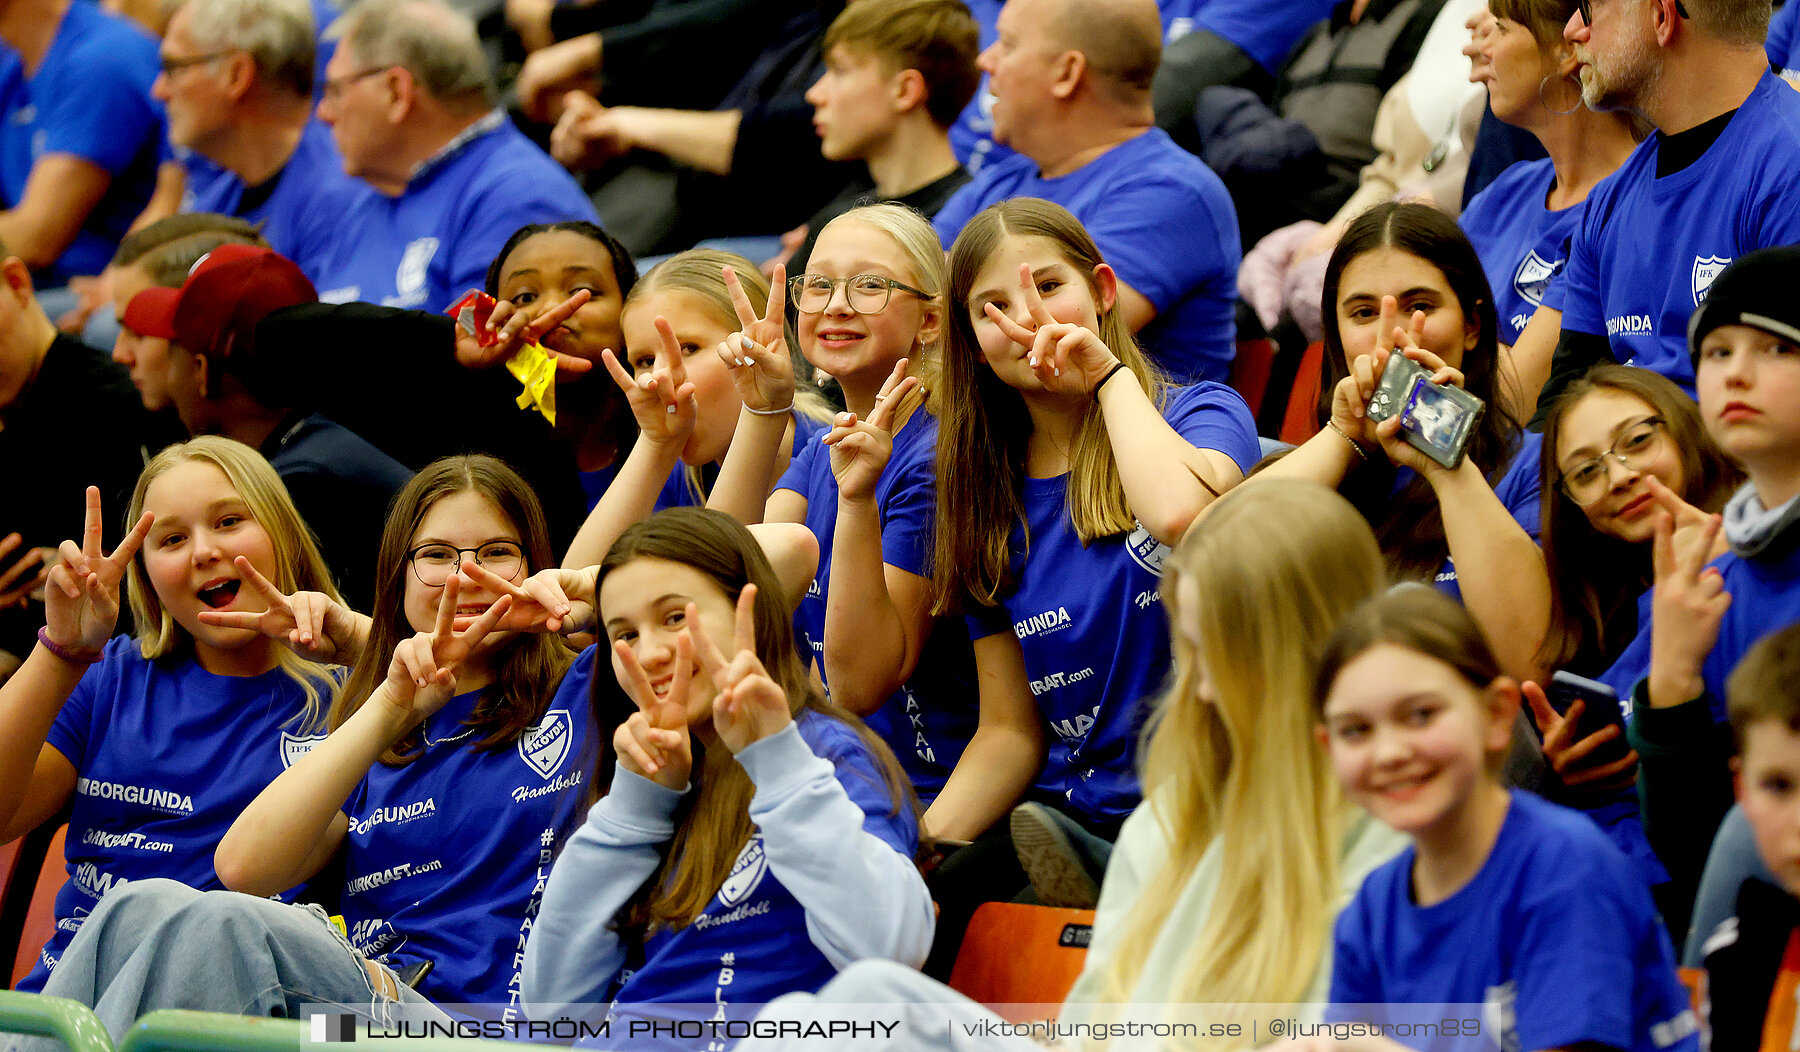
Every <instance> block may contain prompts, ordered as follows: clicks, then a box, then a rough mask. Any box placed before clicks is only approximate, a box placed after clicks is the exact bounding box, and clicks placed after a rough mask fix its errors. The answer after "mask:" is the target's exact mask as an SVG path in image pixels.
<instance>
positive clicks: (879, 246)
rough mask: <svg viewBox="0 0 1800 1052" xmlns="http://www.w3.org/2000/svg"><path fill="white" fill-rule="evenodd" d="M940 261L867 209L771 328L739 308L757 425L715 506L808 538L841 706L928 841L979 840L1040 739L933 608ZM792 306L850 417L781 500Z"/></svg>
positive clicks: (738, 346)
mask: <svg viewBox="0 0 1800 1052" xmlns="http://www.w3.org/2000/svg"><path fill="white" fill-rule="evenodd" d="M943 260H944V253H943V248H942V246H941V245H940V244H939V243H938V241H937V238H936V235H935V234H934V233H933V232H932V230H931V225H930V223H928V222H927V221H926V220H925V218H924V217H923V216H921V215H919V214H918V213H917V212H915V211H913V210H912V209H910V208H907V207H905V206H903V205H898V204H893V203H886V204H878V205H869V206H865V207H861V208H854V209H851V210H850V211H848V212H846V213H844V214H843V215H841V216H839V217H837V218H836V219H833V220H832V221H831V222H830V223H827V224H826V225H825V227H824V229H822V230H821V231H820V232H819V238H818V241H817V242H816V243H815V245H814V248H813V252H812V255H811V257H810V258H809V259H808V263H807V266H808V269H809V273H806V274H798V275H795V276H794V277H793V279H792V280H791V281H786V282H785V283H784V282H783V281H782V276H781V274H780V273H779V272H778V274H777V279H778V280H777V285H776V287H775V289H774V290H773V292H772V294H771V296H770V297H769V304H768V309H767V310H765V311H764V312H763V313H762V315H761V316H760V317H759V316H758V315H757V314H756V313H755V312H754V311H753V310H752V307H751V303H750V301H749V299H748V298H747V297H744V296H737V297H736V301H737V311H738V320H739V324H740V326H741V329H740V332H739V333H736V334H733V336H732V337H731V338H730V339H728V340H727V342H726V345H725V348H724V352H725V355H726V358H727V360H728V361H730V362H731V363H732V371H733V375H734V376H735V377H736V378H737V380H738V384H739V393H740V395H741V396H742V398H743V402H744V413H745V415H744V416H743V417H742V418H741V419H740V420H739V421H738V426H737V430H736V433H735V436H734V438H733V440H732V448H731V452H730V454H729V455H728V456H727V457H726V460H725V466H724V468H723V469H722V470H721V472H720V474H719V480H718V484H717V485H716V486H715V487H714V488H713V492H712V496H711V499H710V500H709V501H708V506H709V507H712V508H717V509H720V510H724V511H728V512H730V513H731V514H732V515H733V516H735V517H737V518H738V519H739V520H740V521H743V522H751V523H763V524H765V525H766V524H772V523H803V524H805V526H806V528H807V529H808V530H810V531H811V532H812V534H813V536H814V537H815V538H816V539H817V541H818V546H819V558H818V567H817V572H816V573H814V575H813V578H812V581H811V583H810V586H809V587H808V588H807V589H806V593H805V595H804V596H796V597H792V598H795V599H796V600H797V601H798V610H797V611H796V613H795V627H796V629H797V630H798V632H797V634H798V636H799V640H800V645H801V647H802V650H803V652H808V654H809V658H810V660H811V661H812V662H813V663H814V666H815V668H816V670H817V671H818V673H819V675H820V677H821V679H822V681H823V682H824V684H825V687H826V689H827V691H829V696H830V697H831V699H832V701H833V702H834V703H836V704H839V705H842V706H843V707H844V708H846V709H848V710H850V711H851V712H854V713H856V714H857V715H859V716H861V717H863V718H864V719H867V720H868V721H869V726H870V727H871V729H873V730H874V731H875V732H876V733H877V734H878V735H880V736H881V738H882V740H883V741H885V742H887V743H888V745H889V747H890V748H892V749H893V750H894V752H895V754H896V755H898V756H899V758H900V762H901V765H902V766H903V767H905V769H906V772H907V775H908V776H909V778H910V779H911V780H912V784H913V786H914V788H915V789H916V790H917V791H918V793H919V795H920V796H921V797H923V798H924V799H925V800H927V802H928V804H929V806H928V809H927V811H926V813H925V821H924V825H925V831H926V833H927V834H928V835H929V836H932V837H947V838H959V839H966V838H969V837H972V836H974V835H976V834H977V833H979V832H980V831H981V830H983V829H985V828H987V826H988V825H990V824H991V823H993V822H994V821H995V820H996V819H998V818H999V817H1000V816H1001V815H1003V814H1005V810H1006V808H1007V807H1009V806H1011V803H1012V800H1013V799H1014V798H1015V797H1016V795H1017V792H1018V790H1019V788H1020V787H1021V786H1022V785H1023V784H1024V783H1025V782H1026V781H1027V780H1028V779H1029V778H1030V777H1031V774H1032V772H1033V771H1034V770H1035V768H1036V764H1037V760H1036V758H1035V757H1036V753H1037V751H1038V746H1037V745H1036V743H1035V738H1036V728H1035V724H1034V722H1033V720H1032V718H1031V715H1030V709H1029V706H1012V707H1006V706H1003V705H989V704H986V703H983V704H982V705H981V707H980V709H979V711H978V710H977V704H976V689H975V671H974V661H973V658H972V657H971V655H970V652H969V642H968V635H967V633H966V632H965V631H964V630H963V627H962V625H961V623H960V622H958V621H956V620H954V619H948V618H934V617H933V616H932V612H931V603H930V597H929V592H930V587H931V584H930V582H931V558H932V556H931V547H932V540H931V537H932V534H931V531H932V506H933V501H934V500H935V494H936V486H937V483H936V475H935V471H934V463H933V449H934V443H935V442H936V439H937V419H936V418H935V417H934V416H933V415H932V414H931V413H929V412H927V411H926V409H925V405H924V401H925V400H924V397H923V389H924V388H926V387H929V386H930V385H931V380H932V377H933V375H934V374H935V369H936V351H937V344H938V339H939V336H940V334H941V332H942V330H943V318H944V309H943V303H942V300H941V291H940V290H941V289H942V288H943V272H944V269H943V268H944V264H943ZM790 298H791V300H792V302H793V304H794V307H795V309H796V311H797V312H798V315H799V324H798V326H797V332H798V337H799V344H800V349H801V351H802V353H803V354H804V356H805V358H806V360H807V362H809V363H810V364H811V365H812V366H814V367H815V368H817V369H819V370H822V371H824V372H826V373H828V374H830V375H831V376H832V377H833V378H834V379H836V380H837V382H838V384H839V386H840V387H841V388H842V390H843V392H844V399H845V402H846V405H847V412H844V413H842V414H839V415H838V416H837V417H836V418H835V419H834V421H833V422H834V423H835V424H836V426H835V427H834V428H833V429H832V431H831V432H830V433H829V434H827V435H825V436H823V438H822V439H821V440H820V441H817V442H809V443H807V444H806V446H805V448H798V447H796V450H795V454H794V457H793V460H792V462H791V463H789V464H788V466H787V470H786V472H785V473H783V474H781V475H780V480H779V481H778V482H777V483H776V484H775V489H774V492H773V493H770V492H769V491H768V483H767V481H766V480H767V479H768V478H770V477H772V474H773V473H774V466H775V464H776V462H777V454H778V449H779V443H780V441H781V438H782V435H783V433H784V431H785V428H786V422H785V420H784V419H782V418H781V417H772V416H768V415H766V414H769V413H773V412H776V411H778V410H781V409H783V408H784V407H786V406H788V405H789V404H790V403H791V402H792V400H793V394H792V392H793V390H794V381H793V376H792V370H791V369H790V368H789V367H788V363H789V356H788V353H787V350H786V346H787V345H786V342H785V341H786V331H785V328H784V325H783V319H784V317H785V310H786V304H787V302H788V301H789V299H790ZM909 371H910V372H911V374H912V375H911V376H908V372H909ZM837 641H842V642H841V643H840V642H837ZM965 757H969V758H972V760H971V762H968V763H965V762H964V758H965ZM959 771H960V772H963V773H962V774H960V775H959V774H958V773H957V772H959Z"/></svg>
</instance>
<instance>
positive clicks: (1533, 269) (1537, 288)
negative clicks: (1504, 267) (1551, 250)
mask: <svg viewBox="0 0 1800 1052" xmlns="http://www.w3.org/2000/svg"><path fill="white" fill-rule="evenodd" d="M1562 265H1563V261H1562V260H1560V259H1559V260H1557V261H1556V262H1554V263H1552V262H1550V261H1549V260H1546V259H1545V258H1544V257H1542V256H1540V255H1538V254H1537V252H1536V250H1533V251H1531V252H1528V253H1526V255H1525V258H1524V259H1523V260H1521V261H1520V262H1519V269H1518V271H1517V272H1516V273H1515V274H1513V288H1514V289H1515V290H1517V291H1518V293H1519V295H1520V296H1523V297H1524V298H1525V301H1526V302H1527V303H1530V304H1531V305H1532V306H1533V307H1542V306H1543V305H1544V293H1545V292H1546V291H1548V290H1549V288H1550V279H1551V278H1553V277H1555V276H1556V272H1557V271H1559V270H1561V269H1562Z"/></svg>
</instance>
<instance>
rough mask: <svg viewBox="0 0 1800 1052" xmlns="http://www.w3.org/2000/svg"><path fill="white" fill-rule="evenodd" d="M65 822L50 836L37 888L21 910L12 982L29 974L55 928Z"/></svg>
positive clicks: (66, 830) (64, 873) (67, 828)
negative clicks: (22, 918)
mask: <svg viewBox="0 0 1800 1052" xmlns="http://www.w3.org/2000/svg"><path fill="white" fill-rule="evenodd" d="M68 832H69V827H68V826H67V825H66V824H65V825H63V826H61V827H59V828H58V829H57V830H56V835H55V836H53V837H51V838H50V847H49V848H48V849H47V850H46V851H45V853H44V864H43V866H42V868H40V869H39V870H38V874H37V888H36V890H34V891H33V892H32V893H31V908H30V909H29V910H28V911H27V912H26V914H25V927H24V930H22V931H21V932H20V933H19V948H18V952H17V953H15V954H14V955H13V974H12V985H14V986H17V985H18V984H19V980H20V979H23V978H25V977H26V976H27V975H29V974H31V969H32V968H33V967H34V966H36V964H37V958H38V951H39V950H41V949H43V948H44V944H45V943H47V942H49V941H50V936H51V935H53V934H55V932H56V893H57V892H59V891H61V890H62V886H63V879H64V878H65V877H66V876H67V872H66V870H65V867H64V863H63V839H64V837H66V836H67V835H68Z"/></svg>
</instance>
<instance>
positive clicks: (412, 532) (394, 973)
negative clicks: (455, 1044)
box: [46, 456, 596, 1033]
mask: <svg viewBox="0 0 1800 1052" xmlns="http://www.w3.org/2000/svg"><path fill="white" fill-rule="evenodd" d="M550 563H551V553H550V543H549V538H548V534H547V531H546V528H545V524H544V519H543V514H542V512H541V510H539V508H538V505H537V503H536V500H535V499H534V497H533V495H532V493H531V490H530V489H529V488H528V487H527V486H526V485H525V483H524V481H523V480H521V479H520V478H519V477H518V475H517V474H515V473H514V472H513V471H512V470H511V469H510V468H507V467H506V466H505V465H504V464H502V463H501V462H499V461H497V460H495V459H493V458H491V457H485V456H462V457H450V458H445V459H443V460H439V461H436V462H434V463H432V464H430V465H428V466H427V467H426V468H425V470H424V471H421V472H420V473H419V474H418V475H417V476H415V477H414V478H413V479H412V481H410V482H409V483H407V485H406V487H405V488H403V489H402V490H401V492H400V493H399V495H398V496H397V497H396V498H395V502H394V506H393V508H392V509H391V514H390V515H389V518H388V521H387V524H386V528H385V530H384V532H383V535H382V541H381V550H380V552H379V554H378V556H377V560H376V582H375V604H376V605H375V613H374V615H373V616H372V617H368V618H363V617H360V615H353V614H347V613H343V612H337V613H332V614H329V615H327V616H325V617H322V618H319V619H318V622H319V623H320V624H322V626H323V627H322V631H321V632H320V634H321V635H323V636H325V637H329V639H328V640H327V639H320V640H317V641H315V642H313V643H312V644H311V645H312V646H315V647H323V646H330V647H333V648H335V649H336V651H337V652H338V653H341V654H354V655H355V662H354V666H353V668H352V671H351V674H350V677H349V679H348V680H347V681H346V682H345V684H344V685H343V686H342V687H341V688H340V689H339V691H338V692H337V694H336V695H335V697H334V698H333V700H332V704H331V711H330V714H329V724H330V727H331V733H330V735H329V737H326V738H325V739H324V740H323V741H321V742H318V743H317V744H314V745H313V746H312V751H311V752H308V753H306V754H305V755H304V756H299V757H296V758H295V759H294V760H293V762H292V764H291V766H290V767H289V768H288V770H286V771H285V772H282V774H281V776H280V777H278V778H276V779H275V780H274V781H273V782H272V783H270V784H269V785H268V787H267V788H266V789H265V790H264V791H263V792H262V793H261V795H259V796H257V797H256V798H255V799H254V800H253V801H251V802H250V804H249V806H247V807H246V808H244V810H243V812H242V814H240V815H238V816H237V820H236V822H234V823H233V824H232V826H231V829H230V831H229V832H228V833H226V835H225V837H224V839H223V840H222V841H221V842H220V843H219V845H218V850H217V852H216V855H215V864H216V865H217V866H218V868H219V870H220V871H221V881H222V883H224V884H225V886H226V887H228V888H230V889H232V890H233V891H241V892H246V893H247V894H242V895H223V894H203V893H200V892H197V891H193V890H190V889H187V888H183V887H181V886H179V885H176V884H173V883H170V882H166V881H157V882H144V883H141V884H139V883H134V884H132V885H130V886H128V887H127V888H126V889H124V891H123V892H116V893H114V894H113V895H110V896H108V898H107V899H106V900H104V901H103V903H102V904H101V907H100V908H99V909H97V910H96V911H95V913H94V914H93V916H92V917H91V918H90V924H91V925H92V928H91V929H90V936H91V937H90V938H88V939H78V940H77V942H76V943H75V944H74V945H73V946H72V947H71V949H70V950H69V952H68V954H67V955H66V956H65V958H64V964H65V965H73V966H74V967H73V968H70V967H64V968H61V969H59V970H58V972H57V974H56V976H54V977H53V985H52V986H51V987H49V988H48V989H47V991H46V992H53V993H58V994H60V995H62V996H69V997H74V998H75V999H78V1000H81V1001H83V1002H85V1003H88V1004H92V1005H94V1006H95V1007H96V1009H97V1010H98V1011H99V1012H100V1014H101V1017H102V1019H103V1020H104V1021H105V1022H107V1024H108V1025H109V1027H111V1028H113V1030H114V1032H115V1033H116V1032H120V1031H122V1029H123V1027H124V1026H126V1025H128V1024H129V1023H130V1021H131V1020H132V1019H135V1018H136V1017H137V1015H139V1014H141V1013H142V1012H144V1011H147V1010H149V1009H152V1008H163V1007H187V1008H203V1009H210V1010H216V1011H231V1012H245V1013H250V1014H269V1013H270V1012H274V1013H277V1014H287V1015H297V1014H298V1009H299V1006H300V1005H302V1004H306V1003H311V1002H320V1001H325V1002H332V1003H337V1004H342V1005H347V1006H360V1008H359V1010H366V1011H368V1012H369V1013H370V1014H371V1015H372V1016H373V1017H375V1018H377V1019H379V1018H382V1014H381V1013H382V1012H383V1011H384V1010H385V1004H386V1002H388V1001H391V1000H408V1001H417V1000H421V999H424V998H429V999H431V1000H434V1001H437V1002H439V1003H442V1004H444V1005H446V1006H447V1007H446V1011H448V1012H450V1013H453V1014H455V1015H458V1016H476V1017H508V1016H512V1015H515V1014H516V1013H517V1011H518V1009H517V1004H518V1001H517V990H518V974H519V967H520V965H521V962H520V960H519V958H518V956H517V955H518V954H519V952H520V951H521V950H522V949H523V942H524V937H525V934H526V933H527V932H528V931H529V930H530V920H531V918H532V916H533V915H534V914H535V912H536V909H537V906H538V903H539V901H540V898H541V892H542V880H543V879H544V877H545V876H546V875H547V873H548V865H549V861H550V858H551V857H552V855H553V852H554V848H555V846H556V844H557V843H558V842H559V841H560V840H561V838H562V837H563V836H564V835H565V834H566V833H567V832H568V831H569V830H570V829H572V828H573V827H574V825H575V823H576V821H577V820H578V819H579V817H580V813H581V810H582V808H583V806H584V805H585V803H586V802H587V800H588V798H589V793H588V789H589V783H588V782H587V777H588V774H589V768H590V767H591V764H592V756H593V754H594V752H595V751H596V750H595V748H594V744H593V743H594V737H593V735H592V734H591V733H590V728H591V726H592V721H591V718H590V710H589V708H588V706H587V704H586V700H587V698H586V696H587V693H588V689H589V686H588V680H589V679H590V678H591V675H592V672H593V667H594V660H593V655H592V654H591V653H590V654H588V655H587V656H586V657H583V658H580V659H576V660H575V661H574V662H573V664H571V655H570V653H569V651H568V650H567V648H566V647H565V646H564V645H563V644H562V642H561V641H560V640H558V639H556V638H554V637H552V636H550V635H548V634H545V633H544V632H542V631H530V630H534V629H542V628H544V627H547V626H549V625H553V626H554V627H558V628H560V627H561V626H562V618H561V617H560V616H558V615H559V614H572V613H574V611H573V610H572V609H570V607H571V604H568V603H567V602H566V601H564V600H562V599H561V598H560V596H559V594H558V590H557V589H556V588H552V587H550V586H551V585H552V584H553V583H554V582H555V581H556V580H557V579H558V578H560V577H562V576H564V575H562V574H561V572H560V571H553V572H552V573H551V574H549V575H539V576H538V577H536V578H533V579H532V580H531V582H530V587H529V588H527V587H526V582H527V575H528V574H529V573H530V572H531V571H532V570H534V569H538V568H543V567H547V566H549V565H550ZM547 588H548V590H546V589H547ZM540 597H541V598H540ZM268 599H269V605H270V610H269V611H268V612H267V613H265V614H261V615H255V616H256V618H257V622H256V623H257V627H259V628H260V629H261V630H262V631H263V632H264V633H265V634H267V635H268V636H272V637H279V638H287V639H292V635H291V633H292V632H294V631H296V630H297V629H296V625H297V621H298V618H297V617H296V616H295V614H296V605H297V604H296V602H295V601H294V600H293V599H291V598H290V597H287V596H283V595H280V594H279V593H273V594H271V595H269V596H268ZM503 619H504V620H503ZM244 620H245V621H249V620H250V618H249V617H245V618H244ZM520 629H526V630H527V631H519V630H520ZM302 642H303V641H302ZM340 853H341V855H342V857H343V867H344V877H343V881H344V882H343V885H342V888H341V893H342V894H341V902H340V912H341V914H342V916H343V922H344V933H343V934H340V933H339V932H338V931H337V930H336V929H334V928H333V927H332V926H331V924H329V923H327V922H326V920H325V918H324V916H323V915H322V914H317V915H315V914H314V913H312V912H308V911H306V910H302V909H296V908H292V907H288V906H283V905H280V904H275V903H269V902H267V901H266V900H264V899H262V898H259V897H257V896H263V895H269V894H271V893H273V892H276V891H279V890H280V889H282V888H286V887H289V886H291V885H293V884H296V883H298V882H300V881H303V880H307V879H309V878H311V877H312V876H313V875H314V874H316V873H318V872H319V871H320V870H321V869H322V868H323V867H324V866H325V865H326V864H327V863H328V862H329V861H331V860H332V859H333V858H334V857H335V856H338V855H339V854H340ZM145 947H154V951H153V952H155V953H156V954H158V955H159V960H160V961H162V962H163V965H162V967H159V968H157V969H154V970H152V971H153V973H154V974H146V973H145V972H144V971H143V970H141V969H135V968H133V967H131V965H130V960H131V959H132V956H133V954H135V953H140V952H146V951H145V950H144V948H145ZM271 976H273V977H274V979H273V980H271V978H270V977H271Z"/></svg>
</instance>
